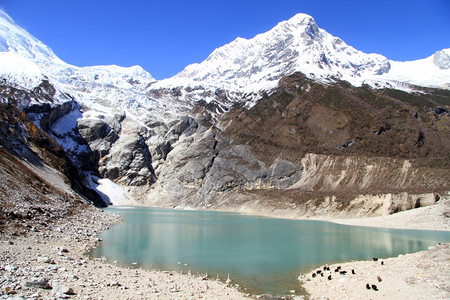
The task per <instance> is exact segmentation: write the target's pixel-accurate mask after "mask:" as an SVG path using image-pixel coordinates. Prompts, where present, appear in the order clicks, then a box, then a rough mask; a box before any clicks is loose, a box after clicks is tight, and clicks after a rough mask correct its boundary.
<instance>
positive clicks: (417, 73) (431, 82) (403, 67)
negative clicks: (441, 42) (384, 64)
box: [383, 48, 450, 89]
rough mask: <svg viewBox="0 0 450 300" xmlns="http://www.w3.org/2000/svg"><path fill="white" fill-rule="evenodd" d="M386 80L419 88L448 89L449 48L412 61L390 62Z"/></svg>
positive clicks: (449, 70)
mask: <svg viewBox="0 0 450 300" xmlns="http://www.w3.org/2000/svg"><path fill="white" fill-rule="evenodd" d="M390 64H391V70H390V71H389V73H387V74H385V75H384V76H383V78H384V79H386V80H395V81H400V82H407V83H411V84H414V85H419V86H429V87H438V88H446V89H449V88H450V48H449V49H443V50H441V51H437V52H436V53H434V54H433V55H431V56H429V57H427V58H424V59H419V60H414V61H406V62H399V61H390Z"/></svg>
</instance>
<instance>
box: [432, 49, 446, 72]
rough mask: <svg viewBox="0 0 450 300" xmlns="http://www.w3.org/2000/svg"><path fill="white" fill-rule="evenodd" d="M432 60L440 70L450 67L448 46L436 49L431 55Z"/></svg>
mask: <svg viewBox="0 0 450 300" xmlns="http://www.w3.org/2000/svg"><path fill="white" fill-rule="evenodd" d="M433 62H434V64H435V65H436V66H437V67H438V68H439V69H441V70H447V69H450V48H449V49H443V50H441V51H437V52H436V53H435V54H434V55H433Z"/></svg>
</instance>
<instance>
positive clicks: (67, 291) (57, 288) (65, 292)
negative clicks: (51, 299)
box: [52, 282, 75, 295]
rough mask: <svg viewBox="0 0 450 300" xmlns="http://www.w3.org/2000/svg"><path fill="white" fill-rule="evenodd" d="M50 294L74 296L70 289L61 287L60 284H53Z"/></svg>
mask: <svg viewBox="0 0 450 300" xmlns="http://www.w3.org/2000/svg"><path fill="white" fill-rule="evenodd" d="M52 293H53V294H54V295H74V294H75V293H74V291H73V289H72V288H70V287H68V286H65V285H62V284H60V283H56V282H53V288H52Z"/></svg>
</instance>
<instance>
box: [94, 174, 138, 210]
mask: <svg viewBox="0 0 450 300" xmlns="http://www.w3.org/2000/svg"><path fill="white" fill-rule="evenodd" d="M97 182H98V186H97V188H96V189H97V190H98V191H99V192H100V193H101V196H102V198H103V200H105V202H107V203H109V204H112V205H128V204H130V202H133V201H132V200H131V199H130V198H129V197H127V195H126V194H125V191H124V190H123V189H122V188H121V187H120V186H119V185H117V184H115V183H114V182H112V181H111V180H109V179H106V178H103V179H99V180H98V181H97ZM105 198H106V199H105Z"/></svg>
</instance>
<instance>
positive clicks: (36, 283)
mask: <svg viewBox="0 0 450 300" xmlns="http://www.w3.org/2000/svg"><path fill="white" fill-rule="evenodd" d="M25 286H27V287H36V288H41V289H50V288H51V286H50V284H49V281H48V279H47V278H44V277H33V278H31V280H29V281H26V282H25Z"/></svg>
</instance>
